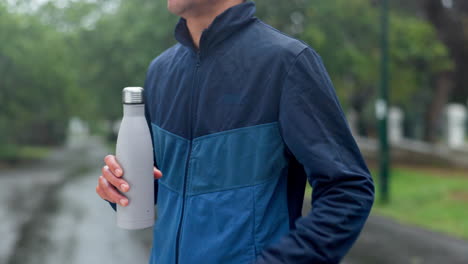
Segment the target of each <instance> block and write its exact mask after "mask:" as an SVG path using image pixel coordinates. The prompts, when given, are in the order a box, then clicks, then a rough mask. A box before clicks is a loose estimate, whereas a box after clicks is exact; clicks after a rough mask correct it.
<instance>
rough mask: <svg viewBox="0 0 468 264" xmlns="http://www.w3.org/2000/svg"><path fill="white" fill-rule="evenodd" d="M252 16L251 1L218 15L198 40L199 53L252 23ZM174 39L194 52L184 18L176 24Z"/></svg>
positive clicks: (253, 7)
mask: <svg viewBox="0 0 468 264" xmlns="http://www.w3.org/2000/svg"><path fill="white" fill-rule="evenodd" d="M254 14H255V4H254V3H253V2H252V1H246V2H244V3H242V4H239V5H236V6H233V7H231V8H229V9H227V10H226V11H224V12H223V13H221V14H220V15H218V16H217V17H216V18H215V19H214V20H213V22H212V23H211V25H210V26H209V27H208V28H207V29H205V30H204V31H203V34H202V36H201V39H200V52H201V51H203V52H204V53H205V52H206V51H208V50H210V49H211V48H213V47H214V46H215V45H217V44H219V43H220V42H222V41H223V40H225V39H226V38H227V37H229V36H230V35H231V34H233V33H235V32H236V31H239V30H240V29H241V28H243V27H244V26H245V25H247V24H249V23H250V22H252V21H254V20H255V17H254ZM175 38H176V40H177V41H178V42H179V43H180V44H182V45H184V46H186V47H189V48H191V49H193V50H196V48H195V45H194V44H193V41H192V37H191V35H190V32H189V30H188V27H187V21H186V20H185V19H184V18H180V20H179V23H177V26H176V28H175Z"/></svg>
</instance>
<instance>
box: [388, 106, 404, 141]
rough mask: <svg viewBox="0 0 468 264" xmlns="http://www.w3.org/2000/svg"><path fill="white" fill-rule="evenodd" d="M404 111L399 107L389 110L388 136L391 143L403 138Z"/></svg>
mask: <svg viewBox="0 0 468 264" xmlns="http://www.w3.org/2000/svg"><path fill="white" fill-rule="evenodd" d="M403 120H404V113H403V111H402V110H401V109H400V108H398V107H390V109H389V110H388V130H387V131H388V137H389V140H390V142H391V143H398V142H400V141H401V140H402V139H403Z"/></svg>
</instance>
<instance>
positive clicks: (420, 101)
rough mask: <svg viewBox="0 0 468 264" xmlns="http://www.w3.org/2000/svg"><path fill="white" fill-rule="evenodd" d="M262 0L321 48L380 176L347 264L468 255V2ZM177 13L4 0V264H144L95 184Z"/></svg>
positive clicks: (0, 34)
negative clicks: (130, 100)
mask: <svg viewBox="0 0 468 264" xmlns="http://www.w3.org/2000/svg"><path fill="white" fill-rule="evenodd" d="M255 2H256V4H257V16H258V17H259V18H261V19H263V20H264V21H266V22H267V23H269V24H271V25H273V26H274V27H276V28H278V29H280V30H282V31H284V32H286V33H288V34H290V35H292V36H294V37H296V38H299V39H301V40H303V41H305V42H306V43H308V44H309V45H311V46H312V47H313V48H314V49H315V50H317V51H318V53H319V54H321V56H322V58H323V60H324V62H325V64H326V66H327V69H328V71H329V74H330V75H331V78H332V79H333V82H334V84H335V88H336V92H337V94H338V96H339V98H340V101H341V103H342V106H343V109H344V110H345V112H346V114H347V117H348V122H349V125H350V127H351V129H352V131H353V133H354V135H355V137H356V140H357V141H358V144H359V146H360V148H361V151H362V152H363V154H364V156H365V158H366V160H367V162H368V165H369V167H370V169H371V171H372V174H373V177H374V180H375V181H376V184H377V200H376V203H375V205H374V209H373V211H372V215H371V217H370V218H369V221H368V223H367V225H366V227H365V229H364V231H363V233H362V235H361V237H360V238H359V240H358V242H357V243H356V245H355V246H354V247H353V249H352V250H351V252H350V254H349V255H348V256H347V257H346V258H345V260H344V261H343V263H348V264H352V263H410V264H419V263H465V264H466V263H468V141H467V137H466V135H467V131H468V122H467V103H468V85H467V83H468V1H466V0H413V1H405V0H390V1H388V0H387V1H385V0H333V1H323V0H322V1H321V0H257V1H255ZM386 3H387V4H386ZM386 14H387V15H388V16H387V15H386ZM386 17H387V18H388V20H386V19H385V18H386ZM177 19H178V18H177V17H175V16H174V15H171V14H170V13H169V12H168V11H167V9H166V1H165V0H133V1H121V0H101V1H98V0H56V1H48V0H0V200H1V201H2V203H1V205H0V223H1V224H0V236H1V237H2V242H1V243H0V263H5V264H19V263H21V264H27V263H65V262H66V263H136V264H138V263H147V258H148V254H149V248H150V246H151V236H152V234H151V233H152V232H151V230H150V229H148V230H143V231H137V232H128V231H124V230H121V229H118V228H117V227H116V225H115V222H114V221H115V216H114V214H113V212H112V210H111V209H110V207H109V206H108V205H107V204H106V203H105V202H103V201H102V200H100V199H99V197H98V196H97V195H96V194H95V192H94V188H95V185H96V183H97V178H98V176H99V175H100V168H101V166H102V165H103V162H102V159H103V158H104V156H105V155H106V154H107V153H113V152H114V144H115V137H116V131H117V130H118V125H119V120H120V118H121V116H122V108H121V103H120V102H121V99H120V97H121V89H122V88H123V87H126V86H142V85H143V81H144V78H145V74H146V69H147V66H148V65H149V63H150V61H151V60H152V59H153V58H154V57H156V56H157V55H158V54H160V53H161V52H162V51H164V50H165V49H167V48H169V47H170V46H171V45H173V44H174V43H175V40H174V37H173V29H174V26H175V23H176V22H177ZM386 21H388V23H387V22H386ZM386 146H389V151H388V148H387V147H386ZM310 192H311V190H310V189H308V192H307V195H306V198H305V206H304V210H305V211H307V210H309V208H308V204H310Z"/></svg>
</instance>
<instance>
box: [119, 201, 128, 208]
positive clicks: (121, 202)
mask: <svg viewBox="0 0 468 264" xmlns="http://www.w3.org/2000/svg"><path fill="white" fill-rule="evenodd" d="M127 204H128V201H127V199H121V200H120V205H121V206H124V207H125V206H127Z"/></svg>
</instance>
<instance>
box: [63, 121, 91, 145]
mask: <svg viewBox="0 0 468 264" xmlns="http://www.w3.org/2000/svg"><path fill="white" fill-rule="evenodd" d="M88 136H89V127H88V124H86V123H85V122H84V121H82V120H81V119H80V118H78V117H72V118H71V119H70V121H69V122H68V135H67V146H68V147H70V148H79V147H81V146H82V145H83V144H84V143H85V142H86V140H87V138H88Z"/></svg>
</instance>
